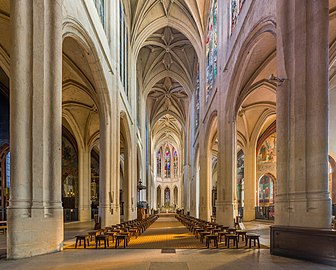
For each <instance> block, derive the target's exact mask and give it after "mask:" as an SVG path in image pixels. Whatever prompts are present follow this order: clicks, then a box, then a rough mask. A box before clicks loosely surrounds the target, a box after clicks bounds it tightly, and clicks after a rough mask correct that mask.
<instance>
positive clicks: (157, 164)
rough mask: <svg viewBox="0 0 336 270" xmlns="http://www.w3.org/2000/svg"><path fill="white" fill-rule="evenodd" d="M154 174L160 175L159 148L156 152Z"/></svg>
mask: <svg viewBox="0 0 336 270" xmlns="http://www.w3.org/2000/svg"><path fill="white" fill-rule="evenodd" d="M156 175H157V176H158V177H161V148H160V149H159V151H158V152H157V154H156Z"/></svg>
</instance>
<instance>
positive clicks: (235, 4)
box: [231, 0, 245, 30]
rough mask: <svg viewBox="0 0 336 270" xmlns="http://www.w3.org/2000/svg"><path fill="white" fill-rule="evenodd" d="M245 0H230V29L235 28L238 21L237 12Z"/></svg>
mask: <svg viewBox="0 0 336 270" xmlns="http://www.w3.org/2000/svg"><path fill="white" fill-rule="evenodd" d="M244 3H245V0H232V2H231V29H232V30H233V28H235V26H236V24H237V22H238V16H239V13H240V11H241V9H242V7H243V4H244Z"/></svg>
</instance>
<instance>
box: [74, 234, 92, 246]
mask: <svg viewBox="0 0 336 270" xmlns="http://www.w3.org/2000/svg"><path fill="white" fill-rule="evenodd" d="M82 240H83V241H84V248H86V244H87V245H88V246H90V241H89V240H90V236H89V235H76V244H75V248H77V244H78V241H79V246H81V245H82Z"/></svg>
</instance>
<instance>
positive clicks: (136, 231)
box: [75, 215, 158, 248]
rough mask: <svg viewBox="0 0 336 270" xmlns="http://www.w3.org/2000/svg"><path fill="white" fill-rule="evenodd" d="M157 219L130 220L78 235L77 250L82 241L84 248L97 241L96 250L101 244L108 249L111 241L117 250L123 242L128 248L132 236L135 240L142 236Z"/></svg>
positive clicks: (152, 217)
mask: <svg viewBox="0 0 336 270" xmlns="http://www.w3.org/2000/svg"><path fill="white" fill-rule="evenodd" d="M157 218H158V216H157V215H152V216H150V217H148V218H146V219H143V220H141V221H139V220H137V219H135V220H130V221H126V222H122V223H120V224H115V225H111V226H110V227H105V228H102V229H99V230H91V231H88V232H87V233H86V234H82V235H76V244H75V248H77V245H78V244H79V246H81V244H82V241H83V242H84V248H86V246H90V242H92V241H95V244H96V248H98V246H99V247H100V246H101V242H102V243H103V244H104V248H107V247H109V241H110V240H111V241H112V243H115V248H118V247H119V246H120V244H121V243H122V242H123V247H124V248H126V247H127V246H128V243H129V241H130V240H131V237H132V236H133V237H135V238H137V237H138V236H140V235H141V234H142V233H143V232H144V231H145V230H146V229H147V228H148V227H149V226H150V225H151V224H152V223H153V222H154V221H155V220H157Z"/></svg>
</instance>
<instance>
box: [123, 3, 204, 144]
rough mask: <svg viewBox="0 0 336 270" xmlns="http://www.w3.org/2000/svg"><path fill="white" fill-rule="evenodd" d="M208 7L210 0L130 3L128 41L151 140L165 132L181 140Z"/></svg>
mask: <svg viewBox="0 0 336 270" xmlns="http://www.w3.org/2000/svg"><path fill="white" fill-rule="evenodd" d="M208 6H209V1H208V0H207V1H198V0H131V1H130V7H129V8H130V18H132V19H131V22H130V23H131V35H132V36H131V45H132V46H133V49H134V53H135V55H136V57H137V80H138V85H139V88H140V91H141V92H142V94H143V95H144V97H145V99H146V106H147V110H146V111H147V112H148V117H149V119H150V122H149V124H150V126H151V130H152V138H153V139H154V137H155V139H158V138H161V139H167V138H165V136H166V135H164V134H168V133H167V132H163V130H166V131H168V130H169V132H170V133H171V136H172V137H174V141H175V143H178V144H179V145H181V143H182V141H183V139H182V138H183V133H184V128H185V124H186V121H187V118H188V113H189V112H188V108H189V105H190V100H191V97H192V94H193V91H194V88H195V80H196V70H197V64H198V55H199V54H200V53H201V52H202V48H203V37H204V29H205V25H204V22H205V19H204V18H205V17H207V16H208V14H207V13H205V12H204V11H205V10H208V9H209V8H208ZM172 123H178V126H179V128H174V129H172V128H171V125H172ZM158 126H159V127H160V128H157V127H158ZM171 139H172V138H171ZM176 140H178V142H177V141H176Z"/></svg>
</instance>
